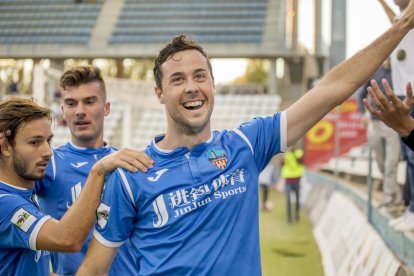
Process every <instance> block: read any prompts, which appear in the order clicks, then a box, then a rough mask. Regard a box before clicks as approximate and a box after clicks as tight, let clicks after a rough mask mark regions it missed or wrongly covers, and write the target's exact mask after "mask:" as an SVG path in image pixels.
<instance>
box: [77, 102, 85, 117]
mask: <svg viewBox="0 0 414 276" xmlns="http://www.w3.org/2000/svg"><path fill="white" fill-rule="evenodd" d="M83 114H85V108H84V105H83V103H78V105H77V106H76V115H77V116H79V115H83Z"/></svg>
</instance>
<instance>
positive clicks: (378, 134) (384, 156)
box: [358, 59, 402, 211]
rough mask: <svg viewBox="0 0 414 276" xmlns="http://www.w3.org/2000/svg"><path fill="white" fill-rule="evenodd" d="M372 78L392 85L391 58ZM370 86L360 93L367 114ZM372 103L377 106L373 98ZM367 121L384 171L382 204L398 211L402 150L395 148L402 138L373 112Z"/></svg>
mask: <svg viewBox="0 0 414 276" xmlns="http://www.w3.org/2000/svg"><path fill="white" fill-rule="evenodd" d="M372 79H375V80H376V81H377V82H379V83H381V80H382V79H386V80H387V81H388V83H389V84H390V85H392V81H391V67H390V59H387V61H386V62H385V63H384V64H383V65H382V66H381V67H380V68H379V69H378V71H377V72H376V73H375V74H374V76H372ZM370 86H371V84H370V82H367V83H366V84H364V85H363V86H362V87H361V89H360V91H359V94H358V100H359V101H358V103H359V104H358V106H359V111H360V112H361V113H362V114H365V107H364V104H363V99H365V98H367V96H368V91H367V89H368V87H370ZM383 93H384V91H383ZM371 104H372V105H373V106H375V103H373V102H372V100H371ZM366 121H367V124H368V130H367V138H368V143H369V144H370V146H371V148H372V149H373V151H374V153H375V160H376V161H377V164H378V168H379V170H380V171H381V173H382V180H383V199H382V204H381V206H383V207H385V208H387V210H388V211H396V210H398V209H400V207H401V204H402V191H401V187H400V185H399V184H398V183H397V167H398V162H399V159H400V151H399V150H395V149H397V148H399V147H400V138H399V137H398V134H397V133H396V132H395V131H393V130H392V129H391V128H389V127H388V126H387V125H385V124H384V123H383V122H381V120H379V119H378V117H376V116H375V115H372V114H371V115H370V116H367V117H366Z"/></svg>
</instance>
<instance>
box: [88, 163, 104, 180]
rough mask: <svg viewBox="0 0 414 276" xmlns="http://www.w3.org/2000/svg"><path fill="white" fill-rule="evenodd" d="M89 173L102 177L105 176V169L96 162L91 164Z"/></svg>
mask: <svg viewBox="0 0 414 276" xmlns="http://www.w3.org/2000/svg"><path fill="white" fill-rule="evenodd" d="M89 174H92V175H95V176H98V177H102V178H105V176H106V175H107V174H106V173H105V169H104V168H102V166H100V164H99V162H98V163H96V164H95V165H93V167H92V169H91V171H90V173H89Z"/></svg>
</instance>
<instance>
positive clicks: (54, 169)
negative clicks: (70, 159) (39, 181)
mask: <svg viewBox="0 0 414 276" xmlns="http://www.w3.org/2000/svg"><path fill="white" fill-rule="evenodd" d="M52 152H53V155H52V158H50V159H51V160H50V161H51V163H52V172H53V180H56V160H55V153H54V151H52Z"/></svg>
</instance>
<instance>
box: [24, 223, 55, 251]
mask: <svg viewBox="0 0 414 276" xmlns="http://www.w3.org/2000/svg"><path fill="white" fill-rule="evenodd" d="M50 218H51V216H44V217H43V218H41V219H40V220H39V221H38V222H37V223H36V225H35V227H34V228H33V230H32V233H31V234H30V238H29V247H30V249H32V250H37V248H36V241H37V235H38V234H39V231H40V229H41V228H42V226H43V224H45V222H46V221H48V220H49V219H50Z"/></svg>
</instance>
